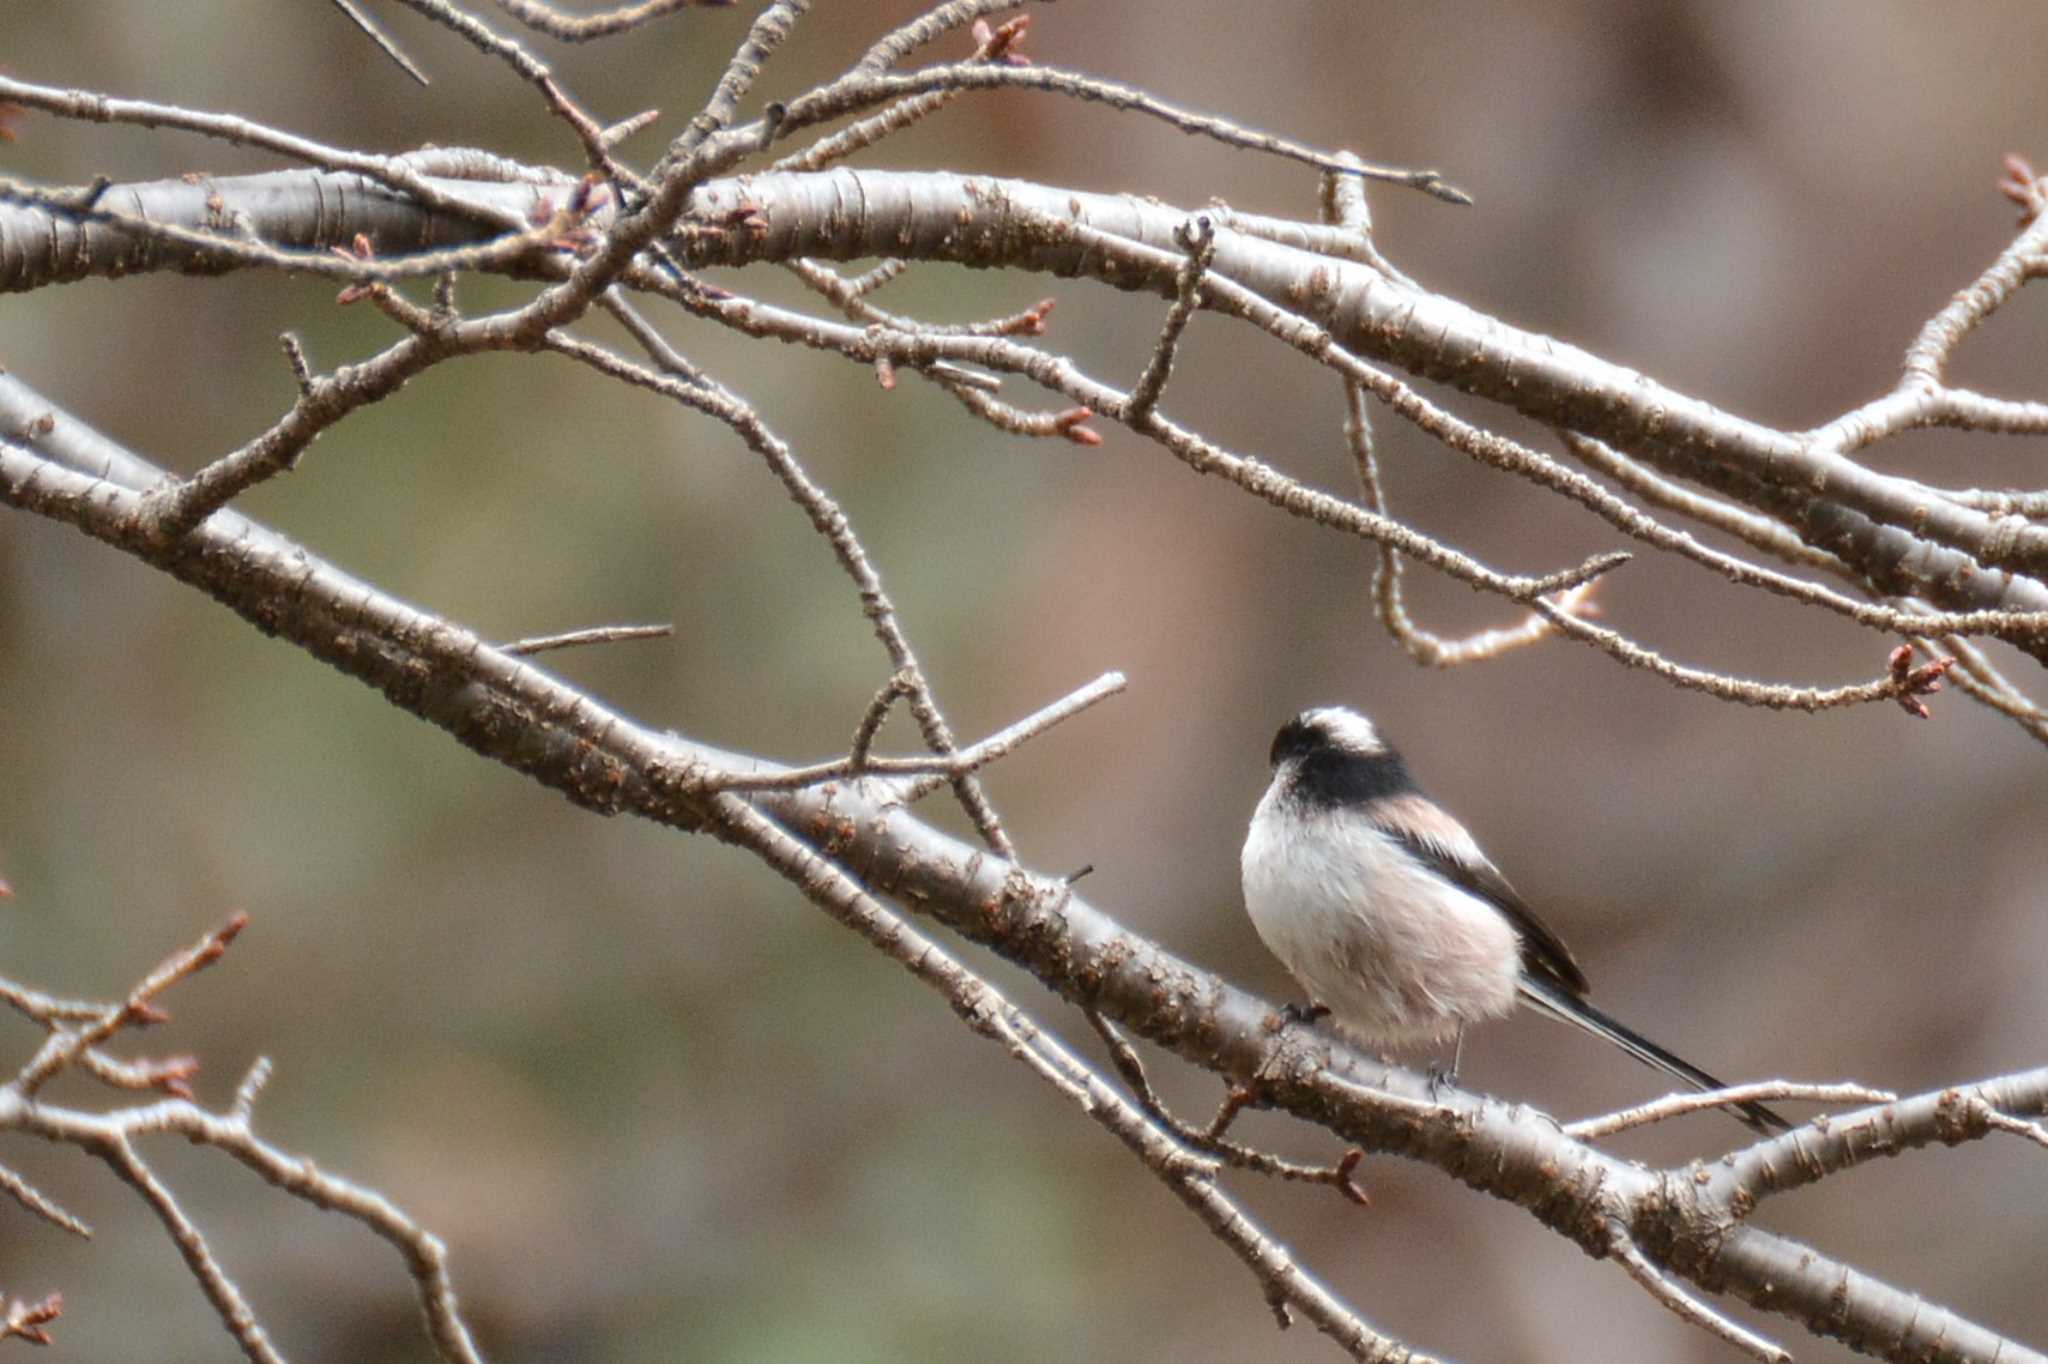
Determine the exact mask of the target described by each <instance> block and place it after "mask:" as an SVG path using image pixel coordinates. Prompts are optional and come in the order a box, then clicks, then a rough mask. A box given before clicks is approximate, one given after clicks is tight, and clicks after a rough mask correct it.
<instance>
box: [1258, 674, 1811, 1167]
mask: <svg viewBox="0 0 2048 1364" xmlns="http://www.w3.org/2000/svg"><path fill="white" fill-rule="evenodd" d="M1272 762H1273V784H1272V785H1271V786H1269V787H1267V788H1266V794H1265V796H1264V798H1263V799H1261V800H1260V801H1259V808H1258V809H1257V811H1255V812H1254V813H1253V815H1252V825H1251V832H1250V833H1249V834H1248V835H1247V836H1246V838H1245V842H1244V862H1243V868H1244V903H1245V908H1246V909H1247V910H1249V911H1250V912H1251V916H1252V924H1253V926H1254V927H1256V928H1257V929H1258V931H1259V937H1260V938H1262V939H1263V940H1264V941H1265V944H1266V946H1267V947H1268V948H1270V949H1272V952H1273V955H1275V956H1277V957H1278V958H1280V960H1281V962H1282V963H1284V964H1285V965H1286V967H1287V969H1288V970H1289V971H1291V972H1293V973H1294V977H1295V979H1297V980H1299V981H1300V982H1301V983H1302V984H1303V985H1305V986H1307V987H1308V991H1309V994H1310V996H1311V998H1312V999H1313V1001H1314V1002H1315V1003H1317V1004H1320V1005H1322V1006H1324V1007H1325V1008H1327V1009H1328V1010H1329V1011H1330V1013H1331V1014H1332V1015H1333V1016H1334V1017H1335V1018H1336V1020H1337V1021H1338V1022H1339V1023H1341V1024H1343V1025H1345V1026H1346V1027H1347V1028H1349V1029H1350V1030H1352V1031H1353V1032H1355V1033H1356V1034H1357V1035H1358V1036H1359V1037H1360V1038H1361V1039H1363V1040H1365V1041H1368V1042H1372V1043H1375V1044H1381V1045H1387V1046H1401V1045H1405V1044H1412V1043H1426V1042H1440V1041H1442V1040H1443V1039H1444V1038H1446V1037H1449V1036H1458V1037H1460V1038H1462V1036H1463V1032H1464V1027H1465V1025H1466V1024H1467V1023H1478V1022H1482V1021H1484V1020H1486V1019H1490V1018H1500V1017H1502V1016H1504V1015H1506V1014H1507V1013H1508V1012H1510V1011H1511V1010H1512V1009H1513V1008H1514V1007H1515V1005H1516V1004H1517V1003H1522V1004H1527V1005H1529V1006H1531V1007H1532V1008H1535V1009H1537V1010H1539V1011H1540V1012H1542V1013H1546V1014H1549V1015H1550V1016H1551V1017H1552V1018H1557V1019H1562V1020H1563V1021H1565V1022H1567V1023H1572V1024H1576V1025H1577V1026H1579V1027H1581V1028H1584V1029H1585V1030H1586V1031H1587V1032H1590V1033H1592V1034H1594V1035H1595V1036H1598V1037H1604V1038H1606V1039H1607V1040H1608V1041H1609V1042H1612V1043H1613V1044H1614V1045H1615V1046H1617V1047H1620V1048H1621V1049H1622V1050H1623V1051H1625V1052H1627V1053H1628V1054H1629V1055H1631V1056H1633V1057H1635V1058H1636V1059H1637V1060H1638V1061H1641V1062H1643V1063H1644V1064H1646V1065H1650V1066H1654V1067H1656V1068H1657V1069H1658V1070H1661V1071H1664V1072H1665V1073H1666V1074H1669V1075H1672V1076H1675V1077H1676V1078H1678V1079H1680V1080H1683V1081H1684V1082H1685V1083H1686V1084H1688V1085H1691V1086H1693V1087H1694V1088H1697V1089H1703V1090H1704V1089H1720V1088H1722V1087H1723V1086H1722V1084H1721V1082H1720V1081H1719V1080H1716V1079H1715V1078H1714V1077H1713V1076H1711V1075H1709V1074H1707V1073H1706V1072H1705V1071H1703V1070H1701V1069H1700V1068H1699V1067H1698V1066H1695V1065H1692V1064H1691V1063H1689V1062H1687V1061H1683V1060H1681V1059H1679V1058H1678V1057H1676V1056H1674V1055H1672V1054H1671V1053H1670V1052H1668V1051H1666V1050H1664V1048H1662V1047H1660V1046H1658V1045H1657V1044H1656V1043H1655V1042H1652V1041H1650V1040H1649V1039H1648V1038H1646V1037H1643V1036H1642V1035H1641V1034H1639V1033H1637V1032H1635V1031H1634V1030H1632V1029H1630V1028H1628V1027H1625V1026H1624V1025H1622V1024H1620V1023H1618V1022H1616V1021H1615V1020H1614V1019H1612V1018H1609V1017H1608V1016H1607V1015H1606V1014H1604V1013H1602V1012H1601V1011H1600V1010H1598V1009H1596V1008H1594V1007H1593V1006H1592V1005H1591V1004H1589V1003H1587V1001H1586V991H1587V985H1586V977H1585V973H1584V972H1582V971H1580V970H1579V964H1578V963H1577V962H1576V961H1574V960H1572V954H1571V952H1570V950H1569V949H1567V948H1566V947H1565V945H1564V943H1563V942H1562V941H1560V940H1559V938H1558V936H1557V935H1556V934H1555V933H1553V932H1551V931H1550V930H1549V929H1548V928H1546V927H1544V925H1543V922H1542V921H1541V920H1540V919H1538V918H1537V917H1536V915H1535V914H1534V913H1533V912H1531V911H1530V909H1529V907H1528V905H1526V904H1524V903H1523V902H1522V898H1521V897H1520V896H1519V895H1517V894H1516V893H1515V891H1514V888H1513V887H1512V886H1510V885H1509V884H1508V883H1507V880H1506V878H1504V877H1503V876H1502V875H1501V874H1500V872H1499V870H1497V869H1496V868H1495V867H1494V865H1493V863H1491V862H1489V861H1488V860H1487V859H1486V854H1484V853H1482V852H1481V851H1480V850H1479V845H1478V844H1477V843H1475V842H1473V840H1472V835H1471V834H1469V833H1467V832H1465V827H1464V826H1463V825H1462V824H1460V823H1458V821H1457V820H1455V819H1453V818H1451V816H1450V815H1449V814H1448V813H1446V812H1445V811H1444V810H1443V808H1442V807H1441V806H1439V805H1437V804H1436V803H1435V802H1434V801H1432V800H1430V799H1429V797H1427V796H1425V795H1423V794H1422V792H1421V791H1420V790H1419V789H1418V788H1417V787H1416V785H1415V782H1414V781H1413V779H1411V778H1410V777H1409V775H1408V768H1407V766H1406V764H1404V763H1403V762H1402V761H1401V755H1400V754H1399V753H1396V752H1395V751H1394V750H1393V749H1392V748H1391V747H1389V746H1388V744H1387V742H1386V741H1385V740H1384V739H1382V738H1380V735H1379V731H1378V730H1376V729H1374V728H1373V725H1372V722H1371V721H1370V720H1368V719H1366V718H1365V717H1364V716H1363V715H1360V714H1358V713H1357V712H1356V711H1352V710H1346V709H1344V708H1342V707H1338V706H1329V707H1324V708H1322V709H1319V710H1309V711H1303V712H1302V713H1301V714H1300V715H1297V716H1296V717H1294V718H1293V719H1292V720H1289V721H1288V722H1287V723H1286V724H1285V725H1283V726H1281V728H1280V732H1279V734H1277V735H1276V736H1274V739H1273V754H1272ZM1729 1111H1730V1112H1732V1113H1734V1114H1735V1115H1736V1116H1737V1117H1739V1118H1741V1119H1742V1121H1744V1122H1746V1123H1748V1124H1749V1125H1750V1126H1751V1127H1754V1128H1757V1129H1758V1130H1759V1131H1782V1130H1784V1129H1785V1128H1786V1127H1787V1126H1788V1125H1789V1124H1787V1123H1786V1121H1785V1120H1784V1119H1783V1118H1781V1117H1779V1116H1778V1115H1777V1114H1776V1113H1773V1112H1772V1111H1771V1110H1770V1109H1768V1108H1765V1107H1763V1106H1762V1105H1761V1104H1754V1103H1744V1104H1736V1105H1731V1106H1730V1109H1729Z"/></svg>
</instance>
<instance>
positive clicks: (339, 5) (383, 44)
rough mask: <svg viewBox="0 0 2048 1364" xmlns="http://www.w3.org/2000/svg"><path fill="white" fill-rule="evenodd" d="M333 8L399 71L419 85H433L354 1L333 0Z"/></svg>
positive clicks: (394, 41)
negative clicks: (395, 65) (361, 32)
mask: <svg viewBox="0 0 2048 1364" xmlns="http://www.w3.org/2000/svg"><path fill="white" fill-rule="evenodd" d="M334 7H335V8H336V9H338V10H340V11H341V12H342V13H343V14H345V15H347V16H348V20H349V22H350V23H352V24H354V25H355V26H356V27H357V28H359V29H361V30H362V31H363V36H365V37H367V38H368V39H369V40H370V41H371V42H373V43H375V44H376V45H377V47H378V49H379V50H380V51H382V52H383V54H384V55H385V56H387V57H389V58H390V59H391V60H392V61H393V62H395V63H396V64H397V66H398V69H399V70H401V71H403V72H405V74H406V75H408V76H411V77H412V78H413V79H414V80H416V81H418V82H419V83H420V84H421V85H432V84H433V82H432V81H430V80H428V79H427V73H426V72H424V71H422V70H420V68H419V66H418V65H417V64H416V63H415V62H414V61H413V59H412V58H410V57H408V56H406V55H405V52H404V50H403V49H401V48H400V47H399V46H398V40H397V39H395V38H393V37H392V36H391V35H390V34H389V33H387V32H386V31H385V29H384V26H383V25H382V24H380V23H378V22H377V21H376V20H375V19H372V18H371V17H370V16H369V15H367V14H365V13H363V11H362V9H361V8H360V7H359V6H357V5H356V3H355V0H334Z"/></svg>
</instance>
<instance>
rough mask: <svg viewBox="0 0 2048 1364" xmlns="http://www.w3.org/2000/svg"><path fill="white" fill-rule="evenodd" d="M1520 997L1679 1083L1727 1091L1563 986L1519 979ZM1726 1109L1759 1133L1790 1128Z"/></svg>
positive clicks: (1765, 1114)
mask: <svg viewBox="0 0 2048 1364" xmlns="http://www.w3.org/2000/svg"><path fill="white" fill-rule="evenodd" d="M1522 998H1523V999H1524V1000H1525V1001H1527V1002H1528V1004H1529V1005H1530V1006H1531V1007H1532V1008H1534V1009H1536V1010H1538V1011H1539V1012H1541V1013H1546V1014H1549V1015H1550V1016H1551V1017H1552V1018H1555V1019H1558V1020H1560V1021H1562V1022H1565V1023H1570V1024H1572V1025H1573V1026H1574V1027H1579V1028H1584V1029H1585V1030H1586V1031H1587V1032H1589V1033H1592V1034H1593V1035H1594V1036H1595V1037H1604V1038H1606V1039H1607V1040H1608V1041H1610V1042H1612V1043H1613V1044H1614V1045H1615V1046H1617V1047H1620V1048H1621V1049H1622V1050H1623V1051H1625V1052H1627V1053H1628V1054H1629V1055H1630V1056H1633V1057H1635V1058H1636V1060H1638V1061H1641V1062H1642V1063H1643V1064H1644V1065H1646V1066H1652V1067H1654V1068H1656V1069H1658V1070H1661V1071H1663V1072H1664V1073H1665V1074H1666V1075H1670V1076H1673V1077H1674V1078H1676V1079H1680V1080H1683V1081H1685V1082H1686V1083H1687V1084H1689V1085H1691V1086H1692V1087H1693V1088H1694V1089H1702V1090H1704V1089H1725V1088H1727V1086H1725V1085H1723V1084H1722V1083H1721V1082H1720V1081H1719V1080H1716V1079H1715V1078H1714V1077H1713V1076H1711V1075H1709V1074H1707V1073H1706V1072H1705V1071H1704V1070H1701V1069H1700V1068H1699V1067H1698V1066H1696V1065H1694V1064H1693V1063H1692V1062H1690V1061H1687V1060H1685V1059H1683V1058H1681V1057H1677V1056H1673V1055H1672V1054H1671V1053H1670V1052H1668V1051H1666V1050H1664V1048H1662V1047H1660V1046H1658V1045H1657V1044H1656V1043H1655V1042H1652V1041H1651V1040H1650V1039H1649V1038H1647V1037H1645V1036H1643V1035H1642V1034H1641V1033H1639V1032H1637V1031H1636V1030H1635V1029H1633V1028H1631V1027H1629V1026H1627V1025H1626V1024H1624V1023H1619V1022H1617V1021H1615V1020H1614V1019H1612V1018H1609V1017H1608V1016H1607V1015H1606V1014H1604V1013H1601V1012H1600V1011H1599V1010H1598V1009H1596V1008H1594V1007H1593V1006H1592V1005H1591V1004H1588V1003H1587V1002H1586V1001H1585V1000H1583V999H1580V998H1579V997H1578V996H1577V995H1574V994H1572V993H1571V992H1570V991H1568V990H1566V989H1565V988H1564V987H1563V986H1560V985H1557V984H1554V983H1552V982H1550V981H1547V980H1543V979H1541V978H1539V977H1535V976H1523V977H1522ZM1727 1107H1728V1111H1729V1112H1730V1113H1732V1114H1734V1115H1735V1116H1736V1117H1738V1118H1740V1119H1741V1120H1742V1121H1743V1122H1745V1123H1748V1124H1749V1125H1750V1126H1751V1127H1754V1128H1755V1129H1756V1130H1757V1131H1759V1132H1783V1131H1786V1130H1788V1129H1789V1128H1790V1127H1791V1126H1792V1124H1791V1123H1789V1122H1786V1121H1785V1120H1784V1119H1783V1118H1781V1117H1779V1116H1778V1115H1777V1114H1776V1113H1773V1112H1772V1111H1771V1110H1770V1109H1768V1108H1765V1107H1764V1106H1763V1105H1762V1104H1758V1103H1739V1104H1729V1105H1728V1106H1727Z"/></svg>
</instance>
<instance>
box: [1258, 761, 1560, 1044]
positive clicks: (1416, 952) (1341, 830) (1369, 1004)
mask: <svg viewBox="0 0 2048 1364" xmlns="http://www.w3.org/2000/svg"><path fill="white" fill-rule="evenodd" d="M1242 869H1243V874H1244V901H1245V908H1246V910H1248V911H1249V912H1250V914H1251V918H1252V925H1253V927H1255V928H1256V929H1257V930H1258V933H1259V937H1260V938H1261V939H1263V940H1264V942H1265V944H1266V946H1267V947H1268V948H1269V949H1271V951H1272V953H1273V955H1275V956H1277V957H1278V958H1280V960H1281V961H1282V962H1283V963H1284V964H1285V965H1286V967H1287V969H1288V970H1289V971H1291V972H1293V973H1294V975H1295V978H1296V979H1298V980H1299V981H1300V982H1301V983H1302V984H1303V985H1305V986H1307V987H1308V991H1309V993H1310V995H1311V996H1312V997H1313V998H1314V1000H1315V1002H1316V1003H1319V1004H1322V1005H1325V1006H1326V1007H1328V1008H1329V1010H1330V1012H1331V1013H1332V1015H1334V1016H1335V1017H1336V1019H1337V1020H1338V1021H1339V1022H1340V1023H1343V1024H1345V1025H1347V1026H1348V1027H1350V1028H1351V1029H1352V1030H1354V1031H1355V1032H1357V1033H1358V1034H1359V1036H1361V1037H1363V1038H1365V1039H1367V1040H1369V1041H1373V1042H1377V1043H1383V1044H1388V1045H1400V1044H1404V1043H1417V1042H1426V1041H1434V1040H1438V1039H1441V1038H1444V1037H1447V1036H1449V1035H1450V1034H1451V1033H1453V1032H1455V1031H1456V1030H1457V1028H1458V1026H1459V1025H1460V1024H1461V1023H1466V1022H1477V1021H1479V1020H1481V1019H1487V1018H1497V1017H1500V1016H1501V1015H1503V1014H1506V1013H1508V1012H1509V1011H1510V1010H1512V1009H1513V1008H1514V1005H1515V999H1516V986H1517V983H1518V982H1519V980H1520V978H1521V943H1520V941H1519V939H1517V937H1516V936H1515V931H1514V929H1513V928H1512V927H1511V926H1510V925H1509V923H1508V921H1507V919H1506V918H1505V917H1504V916H1503V915H1502V914H1501V913H1500V911H1499V910H1497V909H1495V908H1494V907H1493V906H1492V905H1490V904H1488V903H1486V902H1485V901H1484V900H1481V899H1479V898H1478V897H1476V896H1474V895H1471V894H1469V893H1467V892H1465V891H1463V890H1460V889H1459V888H1458V887H1457V886H1455V885H1453V884H1452V883H1451V882H1449V881H1446V880H1444V879H1443V878H1442V877H1440V876H1438V875H1436V874H1435V873H1434V872H1433V871H1431V870H1430V869H1429V868H1428V867H1427V866H1425V865H1424V864H1423V863H1421V862H1420V861H1418V860H1416V859H1415V858H1414V857H1413V856H1411V855H1410V854H1409V853H1408V852H1407V850H1406V849H1404V848H1403V847H1402V846H1401V845H1400V844H1399V843H1398V842H1396V841H1395V840H1394V839H1392V838H1390V837H1388V836H1387V835H1386V834H1384V833H1382V832H1381V831H1380V830H1378V829H1377V828H1375V827H1374V826H1373V824H1372V822H1371V821H1370V820H1369V819H1368V818H1366V816H1365V815H1363V814H1362V813H1360V812H1359V811H1358V810H1357V809H1355V808H1348V807H1342V806H1340V807H1336V808H1324V809H1315V808H1310V807H1305V806H1303V805H1302V804H1301V803H1300V802H1298V801H1295V800H1292V799H1290V798H1289V797H1288V796H1287V795H1286V794H1285V792H1284V791H1283V789H1282V787H1281V784H1280V783H1277V782H1276V783H1275V785H1274V786H1273V787H1272V788H1271V789H1269V790H1268V791H1267V792H1266V795H1265V798H1264V799H1262V800H1261V801H1260V802H1259V808H1258V810H1257V811H1256V812H1255V813H1254V814H1253V816H1252V824H1251V831H1250V834H1249V835H1248V836H1247V837H1246V839H1245V845H1244V857H1243V868H1242Z"/></svg>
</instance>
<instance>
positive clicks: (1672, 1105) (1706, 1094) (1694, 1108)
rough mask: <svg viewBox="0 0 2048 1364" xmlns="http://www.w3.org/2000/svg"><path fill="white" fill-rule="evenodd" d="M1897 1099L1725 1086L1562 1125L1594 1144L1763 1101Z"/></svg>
mask: <svg viewBox="0 0 2048 1364" xmlns="http://www.w3.org/2000/svg"><path fill="white" fill-rule="evenodd" d="M1898 1097H1899V1096H1898V1095H1896V1094H1894V1093H1892V1092H1891V1091H1890V1090H1885V1089H1872V1088H1870V1087H1869V1086H1867V1085H1856V1084H1838V1085H1811V1084H1798V1083H1794V1082H1791V1081H1786V1080H1759V1081H1756V1082H1754V1083H1751V1084H1744V1085H1727V1086H1725V1087H1723V1088H1721V1089H1714V1090H1705V1091H1701V1092H1699V1093H1693V1092H1690V1091H1688V1092H1686V1093H1683V1094H1670V1095H1666V1096H1665V1097H1664V1098H1661V1099H1656V1100H1653V1101H1651V1102H1650V1103H1646V1104H1637V1105H1635V1106H1634V1107H1631V1108H1624V1109H1622V1110H1620V1111H1619V1112H1616V1113H1604V1114H1602V1115H1601V1116H1599V1117H1597V1118H1581V1119H1580V1120H1579V1121H1577V1122H1568V1123H1566V1124H1565V1125H1564V1132H1565V1135H1566V1136H1568V1137H1571V1138H1572V1139H1573V1140H1575V1141H1593V1140H1596V1139H1598V1138H1600V1137H1611V1136H1613V1135H1614V1134H1615V1133H1616V1132H1626V1131H1628V1130H1630V1129H1631V1128H1636V1127H1647V1126H1649V1125H1651V1124H1652V1123H1659V1122H1663V1121H1665V1120H1666V1119H1668V1118H1676V1117H1682V1116H1684V1115H1686V1114H1688V1113H1705V1112H1710V1111H1712V1110H1715V1109H1719V1108H1723V1107H1726V1106H1728V1105H1731V1104H1742V1103H1751V1102H1756V1101H1759V1100H1764V1099H1800V1100H1805V1101H1807V1102H1811V1103H1818V1104H1881V1103H1890V1102H1892V1101H1893V1100H1894V1099H1896V1098H1898Z"/></svg>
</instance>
